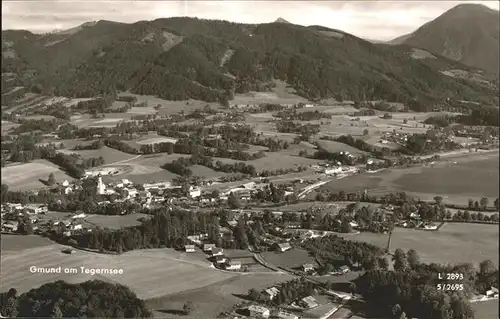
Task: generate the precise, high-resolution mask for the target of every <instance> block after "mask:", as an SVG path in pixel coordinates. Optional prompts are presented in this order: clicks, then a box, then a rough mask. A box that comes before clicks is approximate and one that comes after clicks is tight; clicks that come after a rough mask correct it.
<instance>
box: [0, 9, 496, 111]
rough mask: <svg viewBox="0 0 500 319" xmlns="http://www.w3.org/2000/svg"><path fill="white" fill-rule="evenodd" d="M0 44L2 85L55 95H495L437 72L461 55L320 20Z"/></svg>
mask: <svg viewBox="0 0 500 319" xmlns="http://www.w3.org/2000/svg"><path fill="white" fill-rule="evenodd" d="M2 48H3V52H2V62H3V63H2V75H3V74H4V73H5V74H11V73H13V74H16V77H15V79H14V80H12V78H9V81H7V79H4V76H2V84H4V85H5V84H8V85H7V88H8V87H9V86H10V87H14V86H24V87H28V88H30V87H33V86H35V85H36V86H37V87H38V88H39V87H42V88H43V90H44V91H45V92H48V93H50V94H55V95H61V96H71V97H93V96H96V95H102V94H109V93H112V92H116V91H125V90H131V91H133V92H135V93H138V94H145V95H156V96H158V97H161V98H164V99H173V100H183V99H188V98H194V99H200V100H205V101H219V102H222V103H225V104H226V103H227V101H228V100H231V99H232V96H233V95H234V94H235V93H245V92H248V91H250V90H252V91H268V90H270V89H271V88H272V86H273V82H274V80H277V79H279V80H283V81H286V82H287V83H289V84H290V85H291V86H292V87H293V88H294V89H295V90H296V91H297V92H298V94H299V95H301V96H303V97H305V98H307V99H309V100H316V99H323V98H330V97H335V98H337V99H340V100H342V99H350V100H364V99H387V100H393V101H399V102H405V103H410V104H411V103H414V102H415V101H416V100H418V101H420V104H422V105H426V106H425V107H427V108H428V107H430V106H429V105H433V104H435V103H438V102H439V101H445V100H446V98H448V97H450V96H455V95H457V93H456V92H460V93H459V95H460V96H461V98H462V99H464V100H480V101H481V102H483V103H486V104H495V103H496V101H497V99H498V98H492V96H497V95H498V94H496V92H497V91H498V88H497V86H495V87H492V86H491V85H489V86H487V85H483V84H481V83H480V82H474V81H470V80H468V79H466V78H454V77H453V76H448V75H444V74H443V73H442V72H441V71H443V70H450V69H456V70H463V71H464V72H465V73H474V72H475V70H474V69H473V68H469V67H467V66H465V65H463V64H461V63H460V62H455V61H452V60H450V59H447V58H445V57H437V58H435V59H415V58H413V57H412V55H411V54H412V50H411V48H410V47H408V46H404V45H403V46H388V45H386V44H373V43H370V42H368V41H366V40H363V39H361V38H358V37H356V36H353V35H351V34H349V33H346V32H344V31H340V30H334V29H330V28H326V27H321V26H310V27H304V26H298V25H294V24H286V23H268V24H259V25H251V24H241V23H232V22H227V21H215V20H202V19H197V18H163V19H156V20H153V21H139V22H136V23H131V24H126V23H114V22H110V21H98V22H97V23H95V24H93V25H91V26H89V27H85V28H80V29H79V30H78V31H77V32H75V33H70V34H66V33H63V34H57V33H55V34H48V35H35V34H32V33H29V32H28V33H26V31H12V30H9V31H7V30H6V31H2ZM8 50H10V51H9V52H10V54H7V51H8ZM221 61H224V63H221ZM228 74H230V75H231V77H230V76H228ZM7 82H8V83H7ZM495 94H496V95H495ZM422 107H424V106H422Z"/></svg>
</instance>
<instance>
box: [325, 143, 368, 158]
mask: <svg viewBox="0 0 500 319" xmlns="http://www.w3.org/2000/svg"><path fill="white" fill-rule="evenodd" d="M318 143H319V145H320V146H321V147H322V148H324V149H326V150H327V151H328V152H346V151H347V152H349V153H351V154H354V155H361V154H363V153H364V152H362V151H360V150H358V149H357V148H354V147H352V146H349V145H347V144H344V143H340V142H335V141H327V140H319V141H318Z"/></svg>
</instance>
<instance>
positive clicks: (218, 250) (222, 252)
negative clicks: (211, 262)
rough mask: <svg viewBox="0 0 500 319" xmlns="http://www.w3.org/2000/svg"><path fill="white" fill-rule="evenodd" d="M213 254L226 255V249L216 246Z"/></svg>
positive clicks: (213, 255) (212, 251)
mask: <svg viewBox="0 0 500 319" xmlns="http://www.w3.org/2000/svg"><path fill="white" fill-rule="evenodd" d="M211 255H212V257H215V256H223V255H224V250H223V249H222V248H217V247H214V248H212V250H211Z"/></svg>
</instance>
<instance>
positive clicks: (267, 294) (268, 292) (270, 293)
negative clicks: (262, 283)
mask: <svg viewBox="0 0 500 319" xmlns="http://www.w3.org/2000/svg"><path fill="white" fill-rule="evenodd" d="M279 293H280V291H279V289H278V288H276V287H271V288H268V289H265V290H264V291H263V292H262V296H263V297H264V298H265V299H266V300H273V299H274V297H276V296H277V295H278V294H279Z"/></svg>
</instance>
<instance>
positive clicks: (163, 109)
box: [119, 92, 220, 115]
mask: <svg viewBox="0 0 500 319" xmlns="http://www.w3.org/2000/svg"><path fill="white" fill-rule="evenodd" d="M119 95H121V96H135V97H136V98H137V103H142V102H147V103H148V106H147V107H134V108H132V109H131V110H129V113H128V114H131V115H134V114H133V113H136V114H135V115H137V114H145V113H139V112H140V111H141V110H142V109H144V110H150V109H151V108H154V107H156V106H157V105H160V108H159V110H158V114H159V115H171V114H176V113H179V112H181V111H184V112H186V113H189V112H191V111H194V110H196V109H199V108H203V107H204V106H205V105H209V106H210V107H211V108H212V109H219V108H220V105H219V104H218V103H208V102H204V101H199V100H188V101H168V100H163V99H160V98H158V97H156V96H152V95H138V94H133V93H130V92H123V93H120V94H119ZM139 109H141V110H139ZM144 110H142V111H143V112H144ZM155 112H156V110H155Z"/></svg>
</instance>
